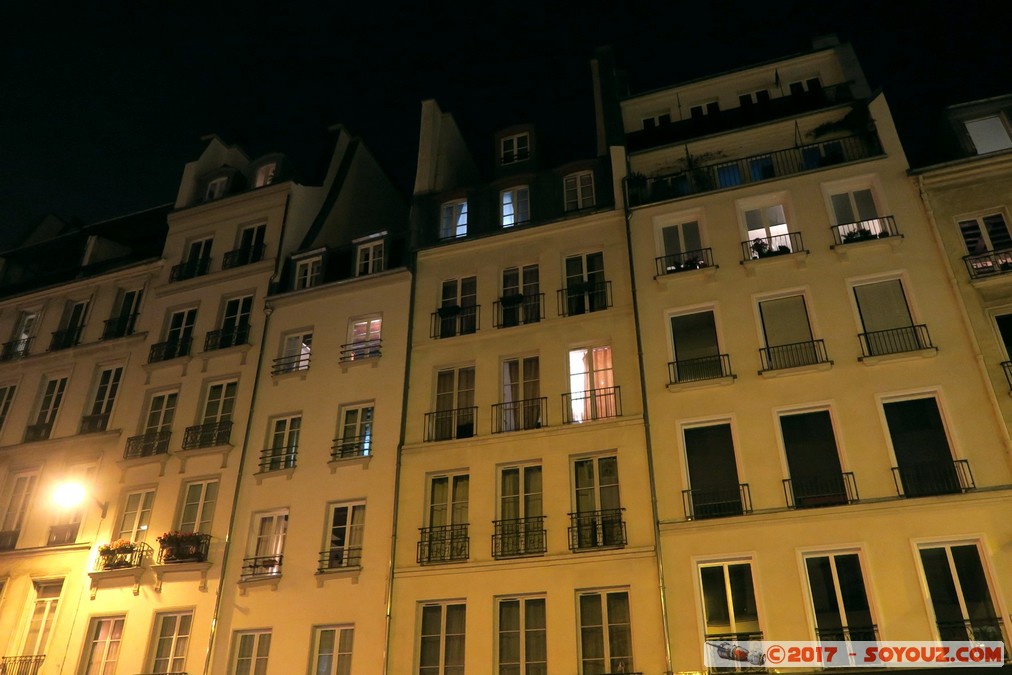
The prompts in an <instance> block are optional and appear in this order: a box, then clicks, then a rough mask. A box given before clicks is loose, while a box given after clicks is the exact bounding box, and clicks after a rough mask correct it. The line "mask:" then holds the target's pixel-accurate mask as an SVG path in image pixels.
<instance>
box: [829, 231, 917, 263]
mask: <svg viewBox="0 0 1012 675" xmlns="http://www.w3.org/2000/svg"><path fill="white" fill-rule="evenodd" d="M902 242H903V235H902V234H894V235H891V236H888V237H883V238H882V239H863V240H861V241H851V242H847V243H844V244H833V245H832V246H830V247H829V248H830V249H832V250H833V251H834V252H835V253H836V255H837V256H838V257H839V258H840V260H847V259H848V257H849V256H850V253H851V252H854V255H864V253H866V252H868V251H870V250H871V249H874V248H878V249H885V248H889V249H890V250H891V251H893V252H895V251H896V249H897V248H899V245H900V244H901V243H902Z"/></svg>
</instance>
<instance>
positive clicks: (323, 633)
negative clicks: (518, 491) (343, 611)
mask: <svg viewBox="0 0 1012 675" xmlns="http://www.w3.org/2000/svg"><path fill="white" fill-rule="evenodd" d="M354 640H355V629H354V628H353V627H352V626H321V627H319V628H315V629H313V662H312V670H313V673H314V675H351V647H352V643H353V642H354Z"/></svg>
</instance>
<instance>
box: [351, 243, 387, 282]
mask: <svg viewBox="0 0 1012 675" xmlns="http://www.w3.org/2000/svg"><path fill="white" fill-rule="evenodd" d="M384 252H385V251H384V241H383V240H382V239H375V240H373V241H367V242H363V243H361V244H359V245H358V246H357V247H356V249H355V260H356V263H355V276H357V277H364V276H366V275H367V274H376V273H377V272H382V271H383V270H384V269H386V267H385V264H384V257H383V256H384Z"/></svg>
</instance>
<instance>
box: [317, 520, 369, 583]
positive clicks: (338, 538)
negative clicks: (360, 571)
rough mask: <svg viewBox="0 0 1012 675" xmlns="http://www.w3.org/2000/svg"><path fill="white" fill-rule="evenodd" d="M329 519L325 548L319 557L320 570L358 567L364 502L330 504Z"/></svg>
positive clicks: (360, 563)
mask: <svg viewBox="0 0 1012 675" xmlns="http://www.w3.org/2000/svg"><path fill="white" fill-rule="evenodd" d="M329 520H330V527H329V530H328V533H327V550H326V551H325V552H324V553H323V555H322V556H321V557H320V558H321V559H320V569H321V571H322V570H328V569H329V570H332V569H340V568H343V567H360V566H361V565H362V534H363V532H364V531H365V504H333V505H331V506H330V519H329Z"/></svg>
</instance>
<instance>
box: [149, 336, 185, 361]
mask: <svg viewBox="0 0 1012 675" xmlns="http://www.w3.org/2000/svg"><path fill="white" fill-rule="evenodd" d="M192 342H193V341H192V340H191V339H190V338H185V339H182V340H167V341H165V342H156V343H155V344H153V345H151V349H150V350H149V351H148V363H158V362H159V361H168V360H170V359H176V358H179V357H181V356H189V355H190V344H191V343H192Z"/></svg>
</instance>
